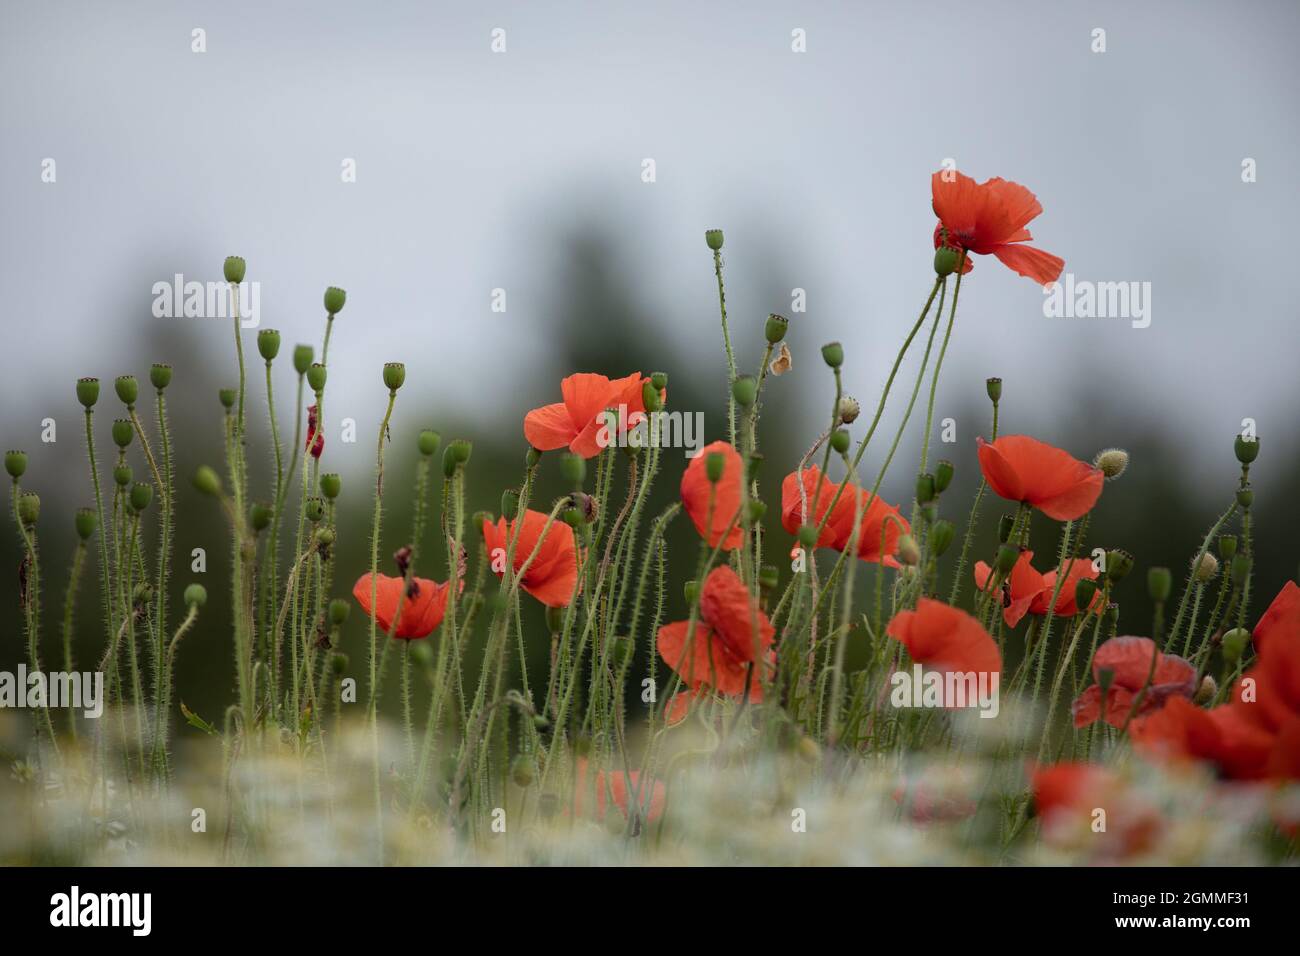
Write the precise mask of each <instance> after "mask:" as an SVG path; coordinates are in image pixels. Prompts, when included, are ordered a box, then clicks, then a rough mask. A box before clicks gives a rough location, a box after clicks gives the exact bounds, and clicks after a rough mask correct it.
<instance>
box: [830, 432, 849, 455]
mask: <svg viewBox="0 0 1300 956" xmlns="http://www.w3.org/2000/svg"><path fill="white" fill-rule="evenodd" d="M850 441H851V439H850V438H849V433H848V432H847V431H845V430H844V429H843V428H837V429H836V430H835V431H833V432H831V449H832V450H833V451H835V453H836V454H840V455H842V454H844V453H845V452H846V451H848V450H849V443H850Z"/></svg>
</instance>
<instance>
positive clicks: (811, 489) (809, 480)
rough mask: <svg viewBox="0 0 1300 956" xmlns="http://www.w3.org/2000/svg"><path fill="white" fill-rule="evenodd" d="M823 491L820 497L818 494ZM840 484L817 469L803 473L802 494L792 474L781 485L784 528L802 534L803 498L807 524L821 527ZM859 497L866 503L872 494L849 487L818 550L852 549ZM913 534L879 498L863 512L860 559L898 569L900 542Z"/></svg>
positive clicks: (908, 526)
mask: <svg viewBox="0 0 1300 956" xmlns="http://www.w3.org/2000/svg"><path fill="white" fill-rule="evenodd" d="M819 485H820V487H821V493H820V494H819V493H818V491H817V488H818V486H819ZM838 488H839V485H838V483H836V482H834V481H831V480H830V479H829V478H827V477H825V476H824V475H822V473H821V470H820V469H819V468H818V467H817V466H816V465H814V466H812V467H810V468H805V469H804V471H803V494H802V495H801V494H800V491H799V472H797V471H795V472H791V473H790V474H788V475H786V476H785V480H784V481H783V482H782V483H781V526H782V527H783V528H785V530H786V531H788V532H790V533H791V534H794V533H796V532H797V531H798V530H799V525H800V524H802V523H803V517H802V516H803V513H804V495H806V496H807V501H808V505H807V507H808V523H809V524H813V523H816V524H819V525H820V524H821V521H822V519H823V518H825V517H826V512H827V510H828V509H829V508H830V506H831V502H832V501H834V499H835V492H836V490H837V489H838ZM855 494H856V495H861V496H862V497H863V498H864V499H865V498H866V497H867V495H868V494H869V492H867V491H865V490H863V489H862V488H859V487H858V486H857V485H846V486H845V488H844V491H843V493H842V494H841V495H840V500H839V501H837V502H836V503H835V509H834V510H833V511H831V516H830V519H829V520H828V521H827V522H826V524H825V526H824V527H822V530H821V534H819V535H818V537H817V546H818V547H819V548H833V549H834V550H836V551H843V550H844V549H845V548H847V547H848V546H849V541H850V539H851V538H852V535H853V516H854V514H855V513H856V509H857V508H858V506H859V505H858V501H857V500H856V498H855ZM814 498H816V499H817V514H816V515H815V516H814V515H813V514H812V508H813V499H814ZM909 530H911V526H910V525H909V524H908V522H907V519H906V518H904V517H903V516H902V515H900V514H899V512H898V509H897V508H895V507H894V506H893V505H890V504H886V503H885V501H884V500H883V499H881V498H879V497H875V498H872V499H871V500H870V501H867V502H866V504H865V507H863V511H862V526H861V528H860V529H859V531H858V557H859V558H861V559H862V560H863V561H872V562H875V563H877V564H884V565H885V566H886V567H890V568H896V567H898V566H899V564H898V560H897V559H896V558H895V557H894V555H895V554H896V553H897V552H898V539H899V538H900V537H901V536H902V535H904V534H906V533H907V532H908V531H909ZM882 532H883V535H884V545H885V547H884V550H883V551H882V550H881V547H880V544H881V534H882Z"/></svg>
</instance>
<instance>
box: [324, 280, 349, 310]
mask: <svg viewBox="0 0 1300 956" xmlns="http://www.w3.org/2000/svg"><path fill="white" fill-rule="evenodd" d="M347 301H348V294H347V293H346V292H344V291H343V290H342V289H340V288H338V287H337V286H330V287H329V288H328V289H326V290H325V311H326V312H328V313H329V314H330V315H338V314H339V313H340V312H342V311H343V306H344V305H345V304H347Z"/></svg>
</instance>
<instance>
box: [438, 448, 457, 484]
mask: <svg viewBox="0 0 1300 956" xmlns="http://www.w3.org/2000/svg"><path fill="white" fill-rule="evenodd" d="M458 467H459V463H458V462H457V461H456V453H455V452H453V451H452V449H451V446H450V445H448V446H447V447H446V448H445V449H443V452H442V473H443V475H444V476H445V477H447V478H450V477H451V476H452V475H454V474H456V469H457V468H458Z"/></svg>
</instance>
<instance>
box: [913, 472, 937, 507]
mask: <svg viewBox="0 0 1300 956" xmlns="http://www.w3.org/2000/svg"><path fill="white" fill-rule="evenodd" d="M916 500H917V502H919V503H920V504H926V503H928V502H931V501H933V500H934V475H928V474H927V475H918V476H917V478H916Z"/></svg>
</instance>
